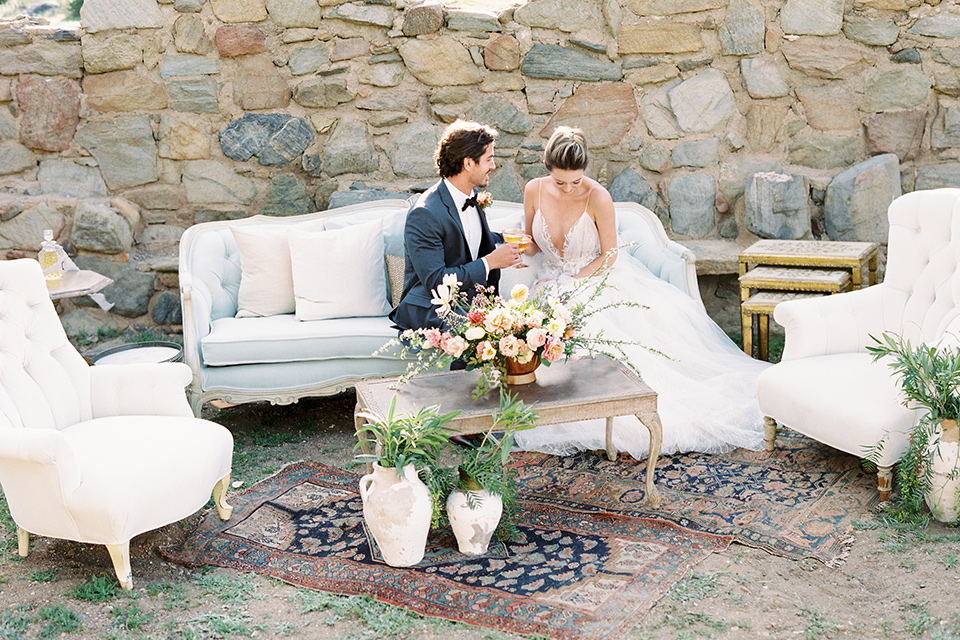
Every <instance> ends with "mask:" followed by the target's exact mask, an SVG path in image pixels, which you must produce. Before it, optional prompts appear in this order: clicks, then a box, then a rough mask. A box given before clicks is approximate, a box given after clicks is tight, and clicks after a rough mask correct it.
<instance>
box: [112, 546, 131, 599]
mask: <svg viewBox="0 0 960 640" xmlns="http://www.w3.org/2000/svg"><path fill="white" fill-rule="evenodd" d="M107 551H109V552H110V560H111V561H112V562H113V571H114V573H116V574H117V580H119V581H120V586H121V587H123V588H124V589H126V590H127V591H130V590H132V589H133V573H132V572H131V571H130V541H129V540H127V541H126V542H124V543H123V544H108V545H107Z"/></svg>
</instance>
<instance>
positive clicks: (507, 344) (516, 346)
mask: <svg viewBox="0 0 960 640" xmlns="http://www.w3.org/2000/svg"><path fill="white" fill-rule="evenodd" d="M519 352H520V341H519V340H518V339H517V337H516V336H503V337H502V338H500V353H502V354H503V355H505V356H506V357H508V358H513V357H514V356H516V355H517V354H518V353H519Z"/></svg>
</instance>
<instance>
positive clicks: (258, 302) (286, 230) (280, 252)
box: [230, 220, 323, 318]
mask: <svg viewBox="0 0 960 640" xmlns="http://www.w3.org/2000/svg"><path fill="white" fill-rule="evenodd" d="M230 230H231V231H232V232H233V238H234V240H236V242H237V248H238V249H239V250H240V292H239V294H238V296H237V317H238V318H251V317H257V316H274V315H279V314H283V313H293V312H294V309H295V308H296V304H295V301H294V298H293V273H292V271H291V267H290V245H289V243H288V241H287V238H288V236H289V234H290V233H291V230H296V232H299V231H321V230H323V220H311V221H309V222H301V223H299V224H297V225H294V226H293V227H291V226H290V225H286V224H277V225H270V224H263V225H238V226H235V227H232V228H231V229H230Z"/></svg>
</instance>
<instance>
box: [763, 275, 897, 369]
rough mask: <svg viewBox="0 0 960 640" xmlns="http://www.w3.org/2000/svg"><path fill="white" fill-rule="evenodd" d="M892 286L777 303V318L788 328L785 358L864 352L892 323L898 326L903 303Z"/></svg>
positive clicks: (775, 313) (775, 311)
mask: <svg viewBox="0 0 960 640" xmlns="http://www.w3.org/2000/svg"><path fill="white" fill-rule="evenodd" d="M894 298H896V296H895V295H892V291H891V290H890V289H889V287H885V286H884V285H882V284H880V285H876V286H874V287H869V288H867V289H859V290H857V291H850V292H848V293H840V294H836V295H832V296H824V297H822V298H808V299H805V300H791V301H789V302H783V303H781V304H779V305H777V308H776V309H774V312H773V317H774V319H775V320H776V321H777V322H778V323H780V324H781V325H783V328H784V329H785V331H786V343H785V344H784V349H783V360H796V359H798V358H809V357H814V356H824V355H830V354H836V353H864V352H866V347H867V346H868V345H870V344H872V343H873V340H872V339H871V338H870V336H876V337H880V335H881V334H882V333H883V332H884V331H886V330H887V328H888V327H895V326H897V318H899V313H898V311H897V309H898V308H899V309H902V304H898V303H897V301H896V300H895V299H894Z"/></svg>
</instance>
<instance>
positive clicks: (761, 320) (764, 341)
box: [751, 313, 770, 362]
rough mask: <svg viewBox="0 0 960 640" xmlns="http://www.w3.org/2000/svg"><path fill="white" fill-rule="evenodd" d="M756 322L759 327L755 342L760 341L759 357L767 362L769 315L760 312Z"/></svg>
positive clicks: (768, 352) (768, 358) (768, 356)
mask: <svg viewBox="0 0 960 640" xmlns="http://www.w3.org/2000/svg"><path fill="white" fill-rule="evenodd" d="M757 324H758V325H759V329H760V331H759V335H758V336H757V342H759V343H760V359H761V360H763V361H764V362H768V361H769V360H770V316H768V315H767V314H765V313H762V314H760V316H759V317H758V318H757ZM751 355H752V354H751Z"/></svg>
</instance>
